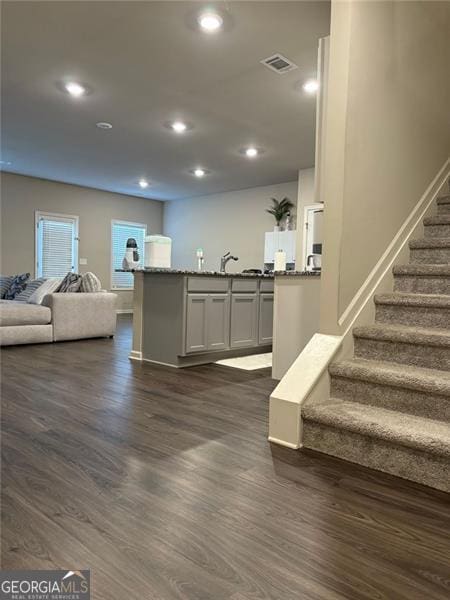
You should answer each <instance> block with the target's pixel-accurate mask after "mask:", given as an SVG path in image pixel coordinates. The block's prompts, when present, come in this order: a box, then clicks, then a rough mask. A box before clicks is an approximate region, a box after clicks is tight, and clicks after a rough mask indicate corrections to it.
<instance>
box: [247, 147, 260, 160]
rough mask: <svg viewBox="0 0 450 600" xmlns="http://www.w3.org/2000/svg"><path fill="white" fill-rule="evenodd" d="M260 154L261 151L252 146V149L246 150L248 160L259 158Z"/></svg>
mask: <svg viewBox="0 0 450 600" xmlns="http://www.w3.org/2000/svg"><path fill="white" fill-rule="evenodd" d="M258 154H259V151H258V149H257V148H255V147H254V146H250V148H246V149H245V156H248V158H255V157H256V156H258Z"/></svg>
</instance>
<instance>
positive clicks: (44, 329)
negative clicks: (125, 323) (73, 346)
mask: <svg viewBox="0 0 450 600" xmlns="http://www.w3.org/2000/svg"><path fill="white" fill-rule="evenodd" d="M116 300H117V296H116V294H112V293H109V292H93V293H79V292H77V293H62V294H48V295H47V296H45V298H44V302H43V304H42V305H38V304H29V303H28V302H17V301H15V300H0V346H11V345H16V344H36V343H43V342H58V341H62V340H78V339H82V338H92V337H110V336H113V335H114V333H115V331H116Z"/></svg>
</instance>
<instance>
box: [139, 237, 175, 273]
mask: <svg viewBox="0 0 450 600" xmlns="http://www.w3.org/2000/svg"><path fill="white" fill-rule="evenodd" d="M171 254H172V240H171V238H169V237H166V236H164V235H147V236H146V237H145V259H144V266H145V267H149V268H153V269H170V259H171Z"/></svg>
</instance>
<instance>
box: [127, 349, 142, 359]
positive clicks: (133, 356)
mask: <svg viewBox="0 0 450 600" xmlns="http://www.w3.org/2000/svg"><path fill="white" fill-rule="evenodd" d="M128 358H130V359H131V360H142V352H139V351H138V350H131V352H130V354H129V355H128Z"/></svg>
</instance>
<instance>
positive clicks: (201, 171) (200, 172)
mask: <svg viewBox="0 0 450 600" xmlns="http://www.w3.org/2000/svg"><path fill="white" fill-rule="evenodd" d="M194 175H195V176H196V177H204V176H205V175H206V171H205V169H200V168H198V169H194Z"/></svg>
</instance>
